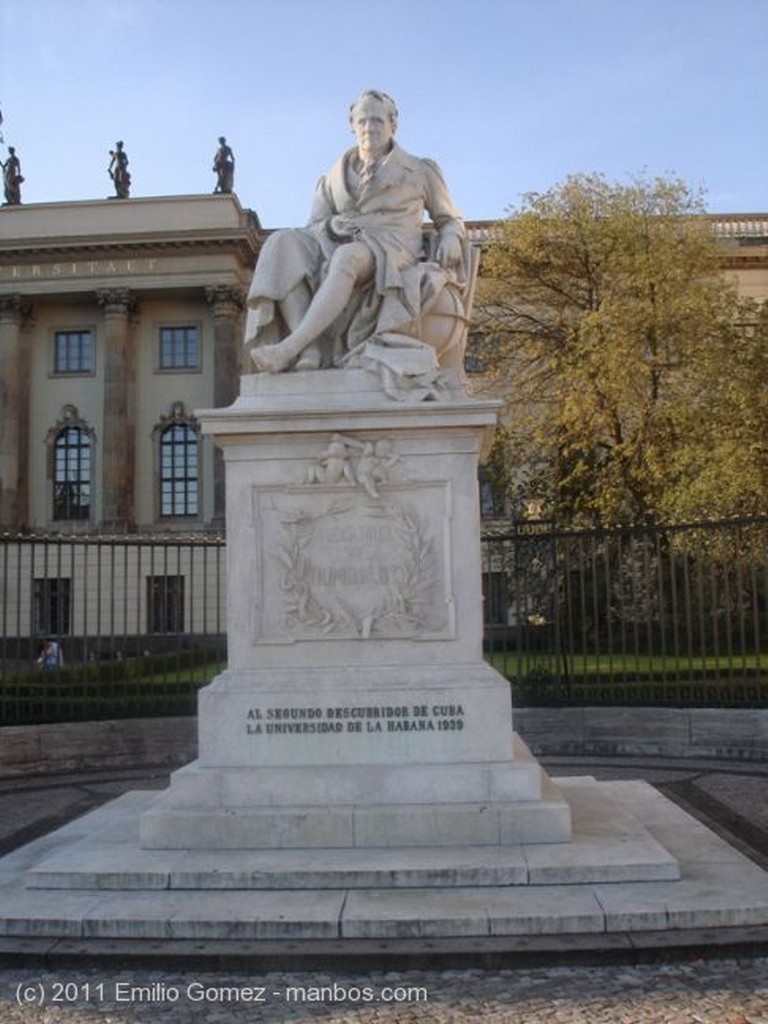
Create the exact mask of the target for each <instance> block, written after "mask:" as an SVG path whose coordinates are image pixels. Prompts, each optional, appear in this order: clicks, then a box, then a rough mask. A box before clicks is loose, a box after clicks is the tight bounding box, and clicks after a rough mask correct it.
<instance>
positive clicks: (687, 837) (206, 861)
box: [0, 779, 768, 942]
mask: <svg viewBox="0 0 768 1024" xmlns="http://www.w3.org/2000/svg"><path fill="white" fill-rule="evenodd" d="M557 784H558V786H559V787H560V789H561V791H562V792H563V794H564V795H565V796H566V798H567V800H568V802H569V804H570V806H571V809H572V813H573V822H574V839H573V841H572V842H571V843H568V844H539V845H535V846H527V847H524V848H523V849H522V850H521V851H511V850H510V851H503V850H496V851H489V850H488V849H487V848H486V849H483V850H482V851H478V850H477V848H474V847H473V848H466V849H464V850H460V851H446V850H438V851H427V850H423V849H421V850H410V851H403V850H401V851H383V856H380V854H381V851H379V853H377V854H376V855H375V858H374V855H373V853H372V851H359V856H358V857H357V860H358V861H359V863H355V864H352V863H350V862H349V861H346V862H344V861H340V860H339V851H325V852H324V853H323V855H322V857H321V855H320V853H319V852H318V851H304V853H305V855H306V863H304V864H303V865H299V864H297V863H294V864H293V865H290V864H286V863H285V851H281V852H279V853H278V854H274V855H273V856H274V863H273V864H272V865H271V868H269V870H268V871H266V874H267V875H268V876H270V879H271V881H272V882H273V883H277V882H278V881H283V882H288V881H291V882H292V883H295V881H296V879H295V878H294V879H291V878H289V877H287V875H286V872H287V873H288V874H290V870H292V869H301V871H300V873H303V875H304V880H305V881H306V882H307V883H309V882H310V881H311V880H312V875H311V873H310V872H311V870H312V868H313V867H314V871H315V872H316V875H315V876H314V879H315V881H318V882H319V881H321V880H324V881H335V882H337V883H339V884H341V882H342V881H343V880H344V874H345V872H346V873H347V875H346V877H347V880H348V881H353V880H355V878H356V877H357V873H358V872H360V871H362V873H363V875H365V874H367V876H368V877H367V881H368V882H370V883H371V886H370V887H369V886H361V887H352V886H349V887H347V888H325V887H321V886H319V885H317V886H315V887H313V888H278V889H264V888H250V887H249V888H245V887H244V888H236V889H235V888H226V887H224V886H218V885H217V881H222V882H224V883H225V885H226V884H230V883H232V882H236V883H237V884H238V885H245V884H246V883H247V882H248V880H249V879H250V880H251V881H253V880H254V879H255V878H258V874H259V871H260V870H261V869H262V868H263V867H264V865H263V864H262V865H261V867H260V868H259V869H258V870H255V869H254V862H253V861H251V860H249V861H248V862H247V863H245V862H244V861H243V854H242V853H240V852H236V853H213V854H212V853H210V852H203V853H202V855H201V854H200V852H194V853H193V852H189V853H188V854H186V855H184V854H180V855H179V858H178V860H177V861H176V862H175V863H173V861H172V860H170V858H171V856H172V855H171V854H169V853H168V851H142V850H140V847H139V845H138V820H139V817H140V815H141V814H142V813H143V812H144V811H145V810H146V809H147V807H148V805H149V804H150V803H151V801H152V799H154V798H155V796H156V794H151V793H129V794H126V796H125V797H122V798H120V799H119V800H116V801H114V802H113V803H111V804H108V805H106V806H105V807H103V808H100V809H99V810H98V811H94V812H92V813H91V814H89V815H87V816H85V817H84V818H82V819H79V820H78V821H74V822H71V823H70V824H69V825H67V826H65V827H64V828H62V829H60V830H59V831H58V832H56V833H52V834H51V835H48V836H45V837H43V838H42V839H39V840H36V841H35V842H34V843H31V844H29V845H28V846H27V847H22V848H20V849H19V850H16V851H14V852H13V853H12V854H9V855H8V856H6V857H4V858H2V859H1V860H0V941H3V940H8V939H17V940H18V939H31V938H33V937H48V938H57V939H70V940H77V939H80V940H89V939H115V940H119V939H126V940H127V939H135V940H144V939H152V940H158V941H175V940H180V941H181V940H193V939H201V940H206V941H216V940H230V941H231V940H238V939H240V940H267V939H269V940H278V939H306V940H312V939H316V940H331V939H333V940H344V939H364V938H369V939H372V938H379V939H382V940H393V939H406V938H420V937H422V938H427V937H434V938H444V939H448V938H452V937H453V938H461V937H465V938H466V937H475V938H480V937H486V938H487V937H494V936H497V937H498V936H529V937H531V940H532V941H534V942H539V940H540V939H541V937H542V936H556V935H559V936H568V935H573V936H587V935H592V936H600V937H601V939H600V941H601V942H602V941H603V940H605V939H607V938H608V937H610V935H618V934H621V933H627V932H637V933H644V932H645V933H650V932H656V933H659V932H666V933H670V935H671V938H670V941H673V939H672V936H673V935H674V933H675V932H677V931H678V930H684V929H696V928H700V929H715V930H717V929H733V928H745V927H760V926H765V925H768V873H766V872H765V871H763V870H762V869H761V868H759V867H758V866H757V865H756V864H754V863H753V862H752V861H750V860H749V859H748V858H747V857H745V856H744V855H743V854H741V853H739V852H738V851H736V850H734V849H733V848H732V847H730V846H729V845H728V844H727V843H725V842H724V841H723V840H721V839H720V838H719V837H717V836H716V835H714V833H712V832H711V831H709V830H708V829H707V828H706V827H705V826H703V825H702V824H701V823H699V822H698V821H696V820H695V819H693V818H691V817H690V816H689V815H687V814H686V813H685V812H684V811H682V810H681V809H680V808H678V807H677V806H676V805H674V804H672V803H671V802H670V801H668V800H667V799H666V798H664V797H663V796H661V795H660V794H659V793H658V792H657V791H656V790H654V789H653V788H652V787H651V786H649V785H648V784H647V783H643V782H610V783H597V782H595V781H594V780H592V779H560V780H557ZM628 808H631V813H630V811H629V810H628ZM617 810H618V811H619V815H618V816H619V819H620V823H617V822H616V818H617ZM643 834H644V835H645V836H646V837H647V839H645V840H644V839H642V838H641V837H642V835H643ZM653 844H656V845H657V852H658V851H659V850H660V851H663V855H660V857H659V859H658V860H657V862H656V867H655V868H654V869H653V870H655V871H657V872H659V874H658V875H657V876H656V877H654V878H648V879H646V880H638V874H639V873H642V871H643V870H646V869H647V868H648V861H646V868H643V867H642V866H641V864H640V863H639V858H638V857H635V859H634V862H633V851H635V852H636V853H639V851H640V850H641V848H643V847H644V849H645V850H646V854H648V853H649V852H650V850H651V849H652V846H653ZM601 850H602V853H600V851H601ZM89 851H90V852H89ZM609 851H610V853H609ZM349 853H350V851H346V854H349ZM451 853H452V854H453V859H451V858H450V854H451ZM518 853H521V854H522V861H519V862H518V863H517V868H521V867H522V866H523V865H525V871H526V873H527V884H513V883H511V882H508V883H506V884H499V879H500V878H501V877H515V875H516V871H517V868H515V858H516V857H517V855H518ZM492 854H495V855H496V856H493V855H492ZM261 855H262V856H264V857H269V856H270V853H269V851H261ZM137 856H138V857H143V858H147V857H154V858H157V860H156V862H155V863H154V864H152V865H151V866H150V864H149V862H148V861H147V860H146V859H145V860H144V861H143V863H141V862H140V861H138V860H136V857H137ZM504 856H507V857H508V859H507V860H506V861H505V860H504ZM84 857H90V858H91V863H90V864H89V863H88V861H87V860H84V859H83V858H84ZM441 857H442V858H443V859H442V860H441V859H440V858H441ZM665 857H666V858H667V859H666V860H665V859H664V858H665ZM278 858H279V859H280V861H282V862H283V863H282V865H281V864H278V863H277V861H278ZM372 858H373V859H372ZM163 859H164V860H165V861H166V864H165V867H163V866H162V864H161V860H163ZM225 859H228V867H227V866H226V865H225ZM184 860H185V861H186V863H182V861H184ZM236 862H239V864H240V868H239V869H238V868H237V866H236ZM313 862H314V864H313ZM363 862H365V863H363ZM600 863H601V864H602V867H601V871H602V872H603V877H602V879H598V878H596V877H595V871H596V866H597V865H598V864H600ZM398 864H399V866H398ZM217 868H224V869H225V870H224V871H223V873H222V876H221V879H218V880H217V877H216V876H217ZM238 870H239V875H238ZM254 870H255V873H254ZM398 870H400V871H403V872H405V873H406V875H407V874H408V873H410V881H411V882H412V883H413V884H411V885H393V884H392V882H393V880H396V879H397V875H396V874H395V875H392V874H391V872H396V871H398ZM281 871H282V875H281V874H280V872H281ZM387 872H390V874H389V875H388V874H387ZM451 872H454V874H453V876H451V875H450V873H451ZM504 873H507V874H506V875H505V874H504ZM665 873H668V875H667V877H664V875H665ZM450 877H452V880H453V884H443V883H445V882H447V881H448V880H449V878H450ZM519 877H522V875H520V876H519ZM553 879H559V884H554V883H553ZM150 880H151V881H152V884H154V885H156V886H157V888H154V889H152V888H142V887H144V886H146V885H147V884H148V882H149V881H150ZM358 880H359V878H358ZM376 880H378V881H379V882H386V885H381V884H380V885H373V883H374V882H375V881H376ZM425 880H429V883H430V884H428V885H423V884H416V883H418V882H420V881H421V882H423V881H425ZM469 880H471V881H472V883H473V884H466V883H467V882H468V881H469ZM117 881H119V883H120V885H121V887H122V888H121V889H113V888H107V885H108V884H111V883H112V882H117ZM181 882H184V883H185V884H188V883H191V882H194V884H195V885H198V884H199V885H202V886H204V888H191V889H190V888H181V887H178V885H179V883H181ZM65 883H66V884H67V888H61V889H51V888H40V887H39V886H40V885H49V884H56V885H63V884H65ZM73 883H74V884H75V885H87V886H88V887H87V888H75V887H73Z"/></svg>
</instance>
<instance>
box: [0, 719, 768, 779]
mask: <svg viewBox="0 0 768 1024" xmlns="http://www.w3.org/2000/svg"><path fill="white" fill-rule="evenodd" d="M514 717H515V729H516V730H517V731H518V732H519V733H520V735H521V736H522V737H523V739H524V740H525V741H526V743H527V744H528V745H529V747H530V748H531V750H532V752H533V753H534V754H536V755H537V756H542V757H545V756H547V755H549V756H554V755H557V756H568V755H573V756H579V757H580V756H586V757H590V756H595V757H611V756H624V757H630V756H634V757H672V758H676V757H682V758H685V757H688V758H695V757H701V758H727V759H732V760H745V761H758V760H764V759H765V758H768V708H745V709H741V708H737V709H724V708H618V707H616V708H515V712H514ZM196 755H197V720H196V719H195V718H141V719H128V720H125V721H110V722H63V723H59V724H51V725H37V726H7V727H6V728H3V729H0V778H1V777H5V778H8V777H11V776H14V775H36V774H44V773H52V772H71V771H94V770H104V769H106V770H109V769H110V768H120V769H122V768H139V767H141V768H145V767H168V768H173V767H176V766H177V765H180V764H184V763H185V762H187V761H191V760H192V759H193V758H194V757H195V756H196Z"/></svg>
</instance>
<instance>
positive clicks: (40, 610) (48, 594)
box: [33, 577, 72, 636]
mask: <svg viewBox="0 0 768 1024" xmlns="http://www.w3.org/2000/svg"><path fill="white" fill-rule="evenodd" d="M33 599H34V617H35V619H34V625H35V633H37V634H38V635H45V636H67V635H68V634H69V632H70V629H71V609H72V580H70V579H67V578H64V579H55V578H54V579H51V578H49V577H43V578H41V579H36V580H35V583H34V592H33Z"/></svg>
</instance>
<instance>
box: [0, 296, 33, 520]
mask: <svg viewBox="0 0 768 1024" xmlns="http://www.w3.org/2000/svg"><path fill="white" fill-rule="evenodd" d="M24 314H25V310H24V304H23V302H22V298H21V296H20V295H6V296H0V526H2V527H5V528H8V527H10V528H12V529H18V528H19V527H21V526H24V525H26V518H27V514H28V474H27V466H28V463H29V459H28V451H27V448H28V444H29V397H30V396H29V359H28V353H27V352H26V351H25V349H24V347H23V346H22V344H21V326H22V321H23V319H24Z"/></svg>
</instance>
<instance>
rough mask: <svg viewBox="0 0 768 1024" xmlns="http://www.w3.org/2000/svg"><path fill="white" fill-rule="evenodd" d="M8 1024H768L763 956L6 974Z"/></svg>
mask: <svg viewBox="0 0 768 1024" xmlns="http://www.w3.org/2000/svg"><path fill="white" fill-rule="evenodd" d="M0 1021H1V1022H2V1024H96V1022H98V1024H192V1022H194V1024H261V1022H270V1024H271V1022H275V1024H276V1022H290V1024H302V1022H322V1024H348V1022H352V1021H354V1022H359V1024H416V1022H418V1024H431V1022H435V1024H464V1022H466V1024H470V1022H481V1021H482V1022H483V1024H501V1022H504V1024H768V958H755V959H751V958H750V959H738V960H737V959H722V960H720V959H715V960H695V961H691V962H686V963H659V964H640V965H635V966H625V965H605V966H602V967H584V966H581V967H576V966H568V967H546V968H545V967H542V968H536V969H520V970H500V971H494V972H490V971H481V970H443V971H440V970H430V971H397V972H386V973H384V972H380V973H376V972H366V973H365V974H344V973H342V972H322V973H321V972H317V973H314V972H312V973H298V972H294V973H261V974H260V973H258V972H255V973H250V974H246V973H243V972H240V971H238V972H235V973H231V974H230V973H216V974H213V973H210V972H200V973H194V972H188V973H183V974H182V973H177V972H161V971H134V972H117V973H115V972H111V973H110V972H104V971H101V970H96V969H84V970H78V971H73V970H63V971H47V970H46V971H42V972H40V971H35V970H32V969H27V968H24V969H18V970H17V969H7V970H3V971H0Z"/></svg>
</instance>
